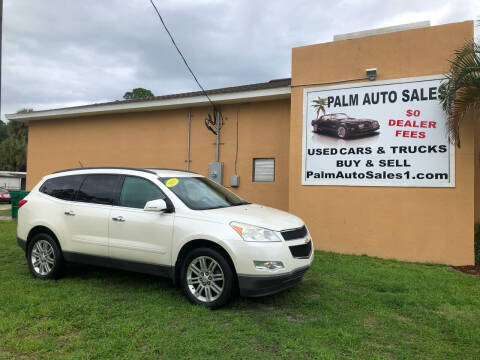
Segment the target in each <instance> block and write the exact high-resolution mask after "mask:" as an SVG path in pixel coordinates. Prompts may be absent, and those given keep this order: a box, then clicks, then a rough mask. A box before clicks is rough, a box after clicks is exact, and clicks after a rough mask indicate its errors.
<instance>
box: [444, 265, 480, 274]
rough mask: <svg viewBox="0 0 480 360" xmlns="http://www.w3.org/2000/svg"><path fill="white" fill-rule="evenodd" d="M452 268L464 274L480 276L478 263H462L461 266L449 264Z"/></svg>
mask: <svg viewBox="0 0 480 360" xmlns="http://www.w3.org/2000/svg"><path fill="white" fill-rule="evenodd" d="M451 268H452V269H453V270H456V271H460V272H462V273H464V274H468V275H474V276H480V264H479V265H463V266H451Z"/></svg>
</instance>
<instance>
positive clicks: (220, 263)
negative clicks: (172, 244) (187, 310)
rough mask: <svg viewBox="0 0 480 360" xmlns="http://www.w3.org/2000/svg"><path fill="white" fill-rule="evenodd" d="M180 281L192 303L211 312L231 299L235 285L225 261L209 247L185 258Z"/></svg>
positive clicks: (192, 252)
mask: <svg viewBox="0 0 480 360" xmlns="http://www.w3.org/2000/svg"><path fill="white" fill-rule="evenodd" d="M181 281H182V287H183V291H184V293H185V295H186V296H187V298H188V300H190V302H191V303H193V304H197V305H203V306H206V307H208V308H211V309H216V308H219V307H221V306H223V305H225V304H226V303H227V302H228V301H229V300H230V298H231V297H232V293H233V289H234V282H235V280H234V275H233V270H232V268H231V266H230V264H229V263H228V261H227V260H226V259H225V257H224V256H223V255H222V254H220V253H219V252H218V251H216V250H213V249H211V248H198V249H194V250H193V251H191V252H190V253H189V254H188V255H187V256H186V258H185V260H184V261H183V264H182V269H181Z"/></svg>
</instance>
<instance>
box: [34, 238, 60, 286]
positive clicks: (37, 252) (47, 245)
mask: <svg viewBox="0 0 480 360" xmlns="http://www.w3.org/2000/svg"><path fill="white" fill-rule="evenodd" d="M27 263H28V269H29V270H30V273H31V274H32V275H33V276H34V277H36V278H39V279H42V280H47V279H57V278H59V277H60V276H61V275H62V273H63V265H64V262H63V256H62V251H61V250H60V247H59V246H58V244H57V242H56V241H55V239H54V238H53V237H52V236H51V235H49V234H46V233H40V234H37V235H35V236H34V237H33V239H32V240H31V241H29V243H28V247H27Z"/></svg>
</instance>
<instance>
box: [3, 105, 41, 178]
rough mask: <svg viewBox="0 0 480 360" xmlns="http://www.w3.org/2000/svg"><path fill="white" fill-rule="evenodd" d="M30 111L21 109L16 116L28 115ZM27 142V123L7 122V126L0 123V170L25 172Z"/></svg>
mask: <svg viewBox="0 0 480 360" xmlns="http://www.w3.org/2000/svg"><path fill="white" fill-rule="evenodd" d="M32 111H33V109H22V110H19V111H17V114H23V113H29V112H32ZM2 134H3V135H2ZM2 136H3V138H2ZM27 141H28V124H27V123H24V122H20V121H9V122H8V123H7V124H4V123H3V122H1V124H0V170H10V171H26V167H27Z"/></svg>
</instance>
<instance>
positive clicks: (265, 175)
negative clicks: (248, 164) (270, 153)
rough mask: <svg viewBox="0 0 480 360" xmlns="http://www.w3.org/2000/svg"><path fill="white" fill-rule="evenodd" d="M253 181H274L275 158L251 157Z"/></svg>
mask: <svg viewBox="0 0 480 360" xmlns="http://www.w3.org/2000/svg"><path fill="white" fill-rule="evenodd" d="M253 181H254V182H274V181H275V159H273V158H269V159H267V158H261V159H253Z"/></svg>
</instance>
